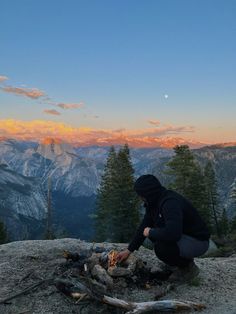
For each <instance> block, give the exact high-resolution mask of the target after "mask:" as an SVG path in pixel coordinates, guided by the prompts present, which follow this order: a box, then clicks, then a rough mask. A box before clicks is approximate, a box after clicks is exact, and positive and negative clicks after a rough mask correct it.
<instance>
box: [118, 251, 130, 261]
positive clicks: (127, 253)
mask: <svg viewBox="0 0 236 314" xmlns="http://www.w3.org/2000/svg"><path fill="white" fill-rule="evenodd" d="M130 254H131V252H130V251H129V250H128V249H126V250H124V251H121V252H119V253H118V255H117V261H118V262H119V263H121V262H123V261H125V260H126V259H127V258H128V257H129V256H130Z"/></svg>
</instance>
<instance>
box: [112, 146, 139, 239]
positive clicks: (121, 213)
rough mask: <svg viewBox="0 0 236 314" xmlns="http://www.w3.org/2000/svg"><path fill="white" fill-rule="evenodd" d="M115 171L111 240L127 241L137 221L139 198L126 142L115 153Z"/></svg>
mask: <svg viewBox="0 0 236 314" xmlns="http://www.w3.org/2000/svg"><path fill="white" fill-rule="evenodd" d="M116 166H117V173H118V175H117V176H116V180H115V182H114V185H115V191H114V197H115V204H116V209H115V212H113V228H112V229H113V237H112V238H113V239H112V240H113V241H114V242H127V241H129V240H130V238H131V237H132V235H133V233H134V231H135V229H136V227H137V224H138V222H139V200H138V197H137V195H136V193H135V191H134V188H133V187H134V170H133V167H132V163H131V160H130V152H129V147H128V145H127V144H126V145H125V146H124V147H123V148H121V149H120V150H119V152H118V154H117V164H116Z"/></svg>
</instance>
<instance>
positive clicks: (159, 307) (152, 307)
mask: <svg viewBox="0 0 236 314" xmlns="http://www.w3.org/2000/svg"><path fill="white" fill-rule="evenodd" d="M103 302H104V303H107V304H110V305H112V306H115V307H120V308H122V309H124V310H128V312H127V313H126V314H140V313H145V312H150V311H163V312H169V311H182V310H195V311H196V310H197V311H199V310H202V309H204V308H205V305H203V304H199V303H194V302H189V301H179V300H163V301H148V302H140V303H139V302H127V301H124V300H121V299H117V298H111V297H109V296H106V295H104V298H103Z"/></svg>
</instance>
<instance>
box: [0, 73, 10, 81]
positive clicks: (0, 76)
mask: <svg viewBox="0 0 236 314" xmlns="http://www.w3.org/2000/svg"><path fill="white" fill-rule="evenodd" d="M6 80H8V77H7V76H4V75H0V82H4V81H6Z"/></svg>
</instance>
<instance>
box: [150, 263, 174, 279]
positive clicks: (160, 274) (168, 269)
mask: <svg viewBox="0 0 236 314" xmlns="http://www.w3.org/2000/svg"><path fill="white" fill-rule="evenodd" d="M176 269H177V267H176V266H169V265H167V264H165V263H159V265H158V266H157V267H153V268H152V269H151V275H152V277H153V278H158V279H160V280H163V281H165V280H167V279H168V278H169V276H170V275H171V274H172V273H173V272H174V271H175V270H176Z"/></svg>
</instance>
